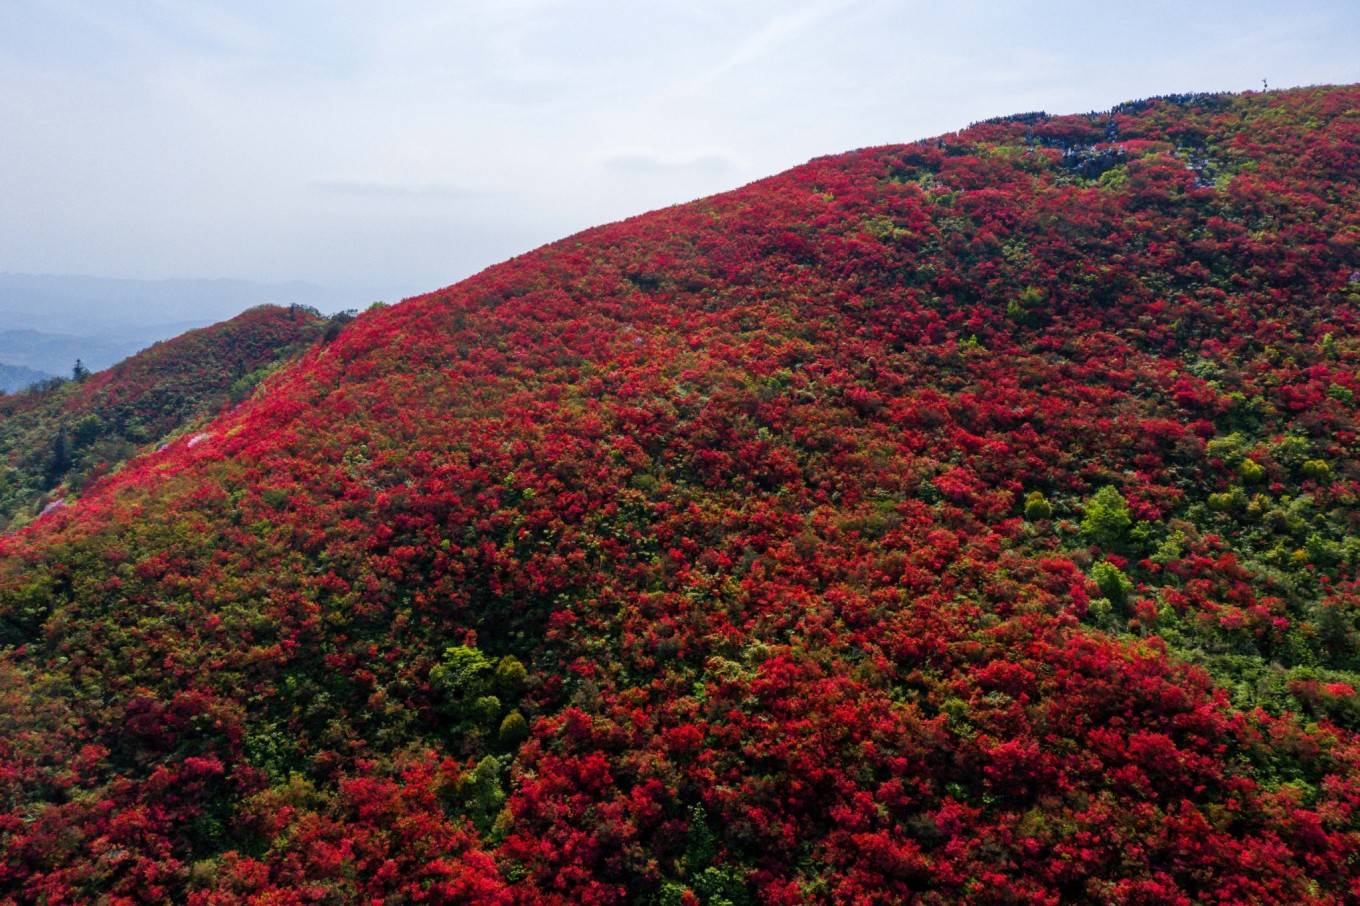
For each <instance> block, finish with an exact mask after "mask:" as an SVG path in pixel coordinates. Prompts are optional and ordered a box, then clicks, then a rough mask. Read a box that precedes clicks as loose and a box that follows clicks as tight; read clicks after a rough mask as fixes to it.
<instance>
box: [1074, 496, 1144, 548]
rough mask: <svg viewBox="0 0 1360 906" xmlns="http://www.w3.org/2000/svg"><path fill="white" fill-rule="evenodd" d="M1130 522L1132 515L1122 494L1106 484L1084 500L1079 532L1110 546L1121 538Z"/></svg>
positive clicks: (1102, 544)
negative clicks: (1083, 511) (1084, 511)
mask: <svg viewBox="0 0 1360 906" xmlns="http://www.w3.org/2000/svg"><path fill="white" fill-rule="evenodd" d="M1132 524H1133V517H1131V516H1130V515H1129V505H1128V502H1127V501H1126V500H1124V495H1122V494H1120V493H1119V491H1118V490H1116V489H1115V488H1114V487H1112V486H1108V485H1107V486H1106V487H1103V488H1101V489H1100V490H1099V491H1096V493H1095V495H1094V496H1093V497H1091V498H1090V499H1089V500H1087V501H1086V515H1085V516H1084V517H1083V518H1082V520H1081V533H1082V534H1083V535H1085V536H1086V537H1087V538H1088V539H1089V540H1090V541H1092V542H1094V543H1095V544H1099V545H1101V546H1103V547H1110V546H1113V545H1116V544H1118V543H1119V542H1120V541H1121V540H1123V538H1124V535H1125V534H1127V533H1128V530H1129V526H1131V525H1132Z"/></svg>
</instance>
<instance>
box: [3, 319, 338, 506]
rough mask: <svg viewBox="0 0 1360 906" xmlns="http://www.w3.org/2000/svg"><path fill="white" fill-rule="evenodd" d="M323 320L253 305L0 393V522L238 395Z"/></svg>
mask: <svg viewBox="0 0 1360 906" xmlns="http://www.w3.org/2000/svg"><path fill="white" fill-rule="evenodd" d="M324 323H325V321H324V319H323V318H322V317H321V316H319V315H318V314H317V313H316V312H315V310H312V309H306V308H300V307H296V306H294V307H292V308H281V307H279V306H275V305H264V306H259V307H257V308H253V309H251V310H249V311H247V312H244V313H243V314H241V315H238V316H237V317H235V318H232V319H231V320H228V321H223V322H222V323H220V324H215V325H213V326H211V327H205V328H201V329H199V330H193V331H190V332H188V333H186V334H183V335H181V336H179V337H176V338H175V339H173V340H167V341H163V342H160V343H156V344H153V345H152V346H151V347H149V348H148V349H146V350H144V351H142V352H140V353H138V354H137V355H134V356H132V357H131V358H128V359H126V360H124V361H123V362H120V363H119V364H117V365H114V366H113V367H111V368H108V369H106V370H104V371H99V372H93V373H92V372H90V371H88V370H82V371H81V372H80V374H79V375H77V378H78V379H75V380H70V381H62V380H48V381H46V382H43V383H41V384H39V385H38V386H36V387H33V388H31V389H28V390H25V391H24V392H20V393H16V394H12V395H8V396H6V395H3V394H0V529H3V528H5V527H7V526H12V525H13V524H15V523H16V522H21V521H27V519H28V518H29V517H31V516H33V515H34V514H36V513H37V512H39V511H41V510H42V509H44V508H45V507H47V506H53V505H57V504H59V503H60V502H62V501H64V499H65V497H66V496H67V495H68V494H72V493H75V492H77V491H79V490H80V489H81V488H82V487H83V486H84V485H85V484H86V483H87V482H88V481H90V480H91V479H93V478H96V477H98V476H100V475H102V474H106V473H108V472H109V471H111V470H113V469H115V468H117V467H118V466H119V465H121V464H122V463H123V462H124V461H125V460H127V459H128V458H130V457H131V456H133V455H134V454H135V453H137V452H139V451H145V450H148V449H151V448H154V447H155V446H158V445H159V444H161V443H163V442H164V441H165V440H166V438H167V437H168V436H170V435H171V434H173V433H174V432H176V431H179V430H181V429H183V428H185V427H187V426H190V425H192V424H194V423H195V422H196V421H200V420H202V419H204V418H207V417H210V416H213V415H216V414H217V413H218V412H219V411H220V410H221V409H222V408H223V407H224V406H225V405H227V404H228V403H233V402H239V401H240V400H241V399H243V398H244V397H245V396H246V395H247V394H248V393H249V392H250V390H251V389H252V388H253V387H254V386H255V384H256V383H258V382H259V381H260V379H261V378H262V377H263V376H264V375H265V374H267V373H268V372H269V371H270V370H271V369H272V368H274V367H276V366H277V365H278V364H279V363H281V362H282V361H283V360H284V359H286V358H288V357H289V356H291V355H296V354H297V353H299V352H301V350H302V349H303V348H304V347H305V346H306V345H307V344H308V343H310V342H312V341H313V340H315V339H316V338H317V337H318V336H320V335H321V332H322V330H323V324H324Z"/></svg>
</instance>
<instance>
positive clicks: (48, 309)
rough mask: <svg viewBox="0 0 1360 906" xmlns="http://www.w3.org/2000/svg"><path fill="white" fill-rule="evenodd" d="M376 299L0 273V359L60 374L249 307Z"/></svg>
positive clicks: (336, 292) (348, 291) (243, 283)
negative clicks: (79, 361)
mask: <svg viewBox="0 0 1360 906" xmlns="http://www.w3.org/2000/svg"><path fill="white" fill-rule="evenodd" d="M382 296H383V293H382V292H380V291H377V290H374V289H373V288H366V287H347V288H336V287H326V286H318V285H316V284H312V283H254V282H251V281H248V280H125V279H111V278H104V277H85V276H70V275H53V274H0V362H4V363H6V364H9V365H15V366H19V367H22V368H29V369H33V370H36V371H41V372H46V373H49V374H62V375H64V374H68V373H69V372H70V370H71V366H72V365H73V364H74V363H75V360H76V359H80V360H81V361H82V362H83V363H84V364H85V365H86V366H87V367H89V368H92V369H95V370H98V369H100V368H106V367H108V366H110V365H112V364H114V363H115V362H118V361H121V360H122V359H125V358H127V357H128V356H130V355H132V354H134V353H136V352H138V351H139V350H142V349H145V348H146V347H147V346H149V345H151V344H152V343H154V342H156V341H158V340H164V339H168V338H170V337H174V336H178V335H179V334H182V333H184V332H185V331H186V330H191V329H193V328H195V327H202V326H204V325H207V324H211V323H213V322H216V321H220V320H223V319H225V318H229V317H232V316H233V315H235V314H237V313H239V312H241V311H243V310H245V309H247V308H250V307H252V306H255V305H261V304H265V303H274V304H279V305H292V304H298V305H308V306H311V307H313V308H316V309H318V310H320V311H323V312H334V311H339V310H341V309H346V308H354V307H361V306H365V305H367V304H368V303H369V302H372V301H374V300H375V299H377V298H381V297H382ZM0 386H4V385H0Z"/></svg>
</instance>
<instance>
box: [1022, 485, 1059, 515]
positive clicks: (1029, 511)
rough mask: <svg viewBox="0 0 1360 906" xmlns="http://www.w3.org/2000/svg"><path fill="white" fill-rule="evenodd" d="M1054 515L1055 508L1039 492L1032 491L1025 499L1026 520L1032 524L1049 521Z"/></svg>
mask: <svg viewBox="0 0 1360 906" xmlns="http://www.w3.org/2000/svg"><path fill="white" fill-rule="evenodd" d="M1052 515H1053V506H1052V505H1051V504H1050V503H1049V502H1048V500H1047V499H1045V498H1044V495H1043V494H1042V493H1040V492H1039V491H1030V492H1029V494H1028V496H1026V497H1025V518H1026V519H1028V520H1029V521H1030V522H1038V521H1039V520H1041V519H1048V518H1049V517H1051V516H1052Z"/></svg>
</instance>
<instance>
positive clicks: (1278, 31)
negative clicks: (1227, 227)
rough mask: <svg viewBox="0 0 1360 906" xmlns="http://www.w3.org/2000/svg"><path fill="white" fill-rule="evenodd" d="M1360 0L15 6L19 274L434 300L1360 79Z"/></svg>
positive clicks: (5, 232)
mask: <svg viewBox="0 0 1360 906" xmlns="http://www.w3.org/2000/svg"><path fill="white" fill-rule="evenodd" d="M1358 47H1360V3H1358V2H1355V0H1336V2H1313V3H1305V2H1283V0H1277V2H1270V3H1252V2H1165V3H1157V2H1142V3H1121V4H1112V3H1107V2H1103V0H1081V2H1048V3H1039V2H1033V3H1024V2H1017V3H1002V2H989V3H982V2H976V3H970V2H963V0H949V2H887V0H790V2H763V0H758V2H737V0H727V2H709V0H684V2H653V0H633V2H618V3H606V2H577V0H560V2H558V0H494V2H480V3H449V2H424V0H390V2H388V3H381V2H373V0H364V2H357V0H356V2H350V0H335V2H325V3H323V2H315V0H301V2H297V0H235V2H231V3H213V2H207V0H141V2H133V0H0V123H3V130H2V131H0V135H2V136H3V138H0V271H4V270H8V271H27V272H55V273H86V274H97V275H105V276H124V277H141V278H160V277H175V276H179V277H218V276H233V277H242V278H247V279H252V280H290V279H303V280H311V281H317V282H322V283H327V284H341V283H353V282H364V283H371V284H374V285H381V286H387V287H393V288H394V289H400V290H405V291H407V292H415V291H417V290H424V289H433V288H435V287H437V286H440V285H443V284H446V283H450V282H452V281H454V280H456V279H459V278H461V277H463V276H465V275H467V274H469V273H472V272H474V271H476V270H479V269H481V268H482V267H484V266H486V265H488V264H491V263H494V262H495V261H498V260H500V259H502V258H505V257H508V256H510V255H512V254H515V253H518V252H521V251H525V250H528V249H530V248H533V247H535V246H537V245H540V244H542V243H543V242H546V241H550V240H552V239H555V238H558V237H560V236H562V235H565V234H567V233H570V232H573V231H575V230H577V229H580V228H583V227H586V226H589V225H592V224H595V223H599V222H602V221H607V220H613V219H617V218H620V217H624V216H627V215H630V214H634V213H639V212H642V211H645V210H648V209H651V208H656V207H660V206H664V205H667V204H671V203H673V202H678V201H684V200H688V199H690V198H694V197H697V196H700V195H706V194H709V193H712V192H717V191H721V190H723V189H728V188H732V187H735V186H739V185H741V184H743V183H746V182H749V181H751V180H752V179H756V178H759V177H761V176H764V175H767V174H770V173H774V172H777V171H779V170H782V169H785V168H787V167H789V166H791V165H794V164H797V163H801V162H802V161H804V160H806V159H808V158H810V157H814V156H817V155H820V154H828V153H833V152H837V151H843V150H848V149H851V148H856V147H863V146H866V145H876V144H883V143H888V142H899V141H908V140H911V139H915V138H920V137H924V136H928V135H932V134H936V133H939V132H946V131H951V130H953V129H956V128H959V127H962V126H966V125H967V124H968V123H970V122H972V121H975V120H979V119H983V118H986V117H989V116H995V115H1000V114H1006V113H1013V112H1018V111H1025V110H1034V109H1044V110H1048V111H1049V112H1054V113H1057V112H1062V113H1068V112H1075V111H1085V110H1090V109H1105V108H1108V107H1109V106H1110V105H1112V104H1114V103H1117V102H1119V101H1123V100H1128V99H1132V98H1137V97H1143V96H1147V95H1152V94H1161V93H1167V92H1179V91H1203V90H1245V89H1259V88H1260V87H1261V79H1262V78H1263V77H1265V78H1268V79H1269V80H1270V85H1271V87H1285V86H1292V85H1301V84H1316V83H1329V82H1330V83H1338V82H1355V81H1360V53H1357V48H1358Z"/></svg>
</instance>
